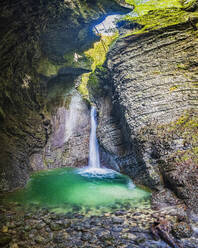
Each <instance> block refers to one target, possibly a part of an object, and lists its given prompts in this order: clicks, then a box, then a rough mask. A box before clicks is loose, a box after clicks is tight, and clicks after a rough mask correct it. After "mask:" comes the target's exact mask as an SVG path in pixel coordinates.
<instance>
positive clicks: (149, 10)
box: [125, 0, 198, 36]
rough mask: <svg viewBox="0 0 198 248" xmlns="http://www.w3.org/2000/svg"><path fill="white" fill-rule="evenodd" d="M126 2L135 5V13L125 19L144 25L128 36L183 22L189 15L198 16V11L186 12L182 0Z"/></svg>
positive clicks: (130, 0) (131, 0) (133, 0)
mask: <svg viewBox="0 0 198 248" xmlns="http://www.w3.org/2000/svg"><path fill="white" fill-rule="evenodd" d="M126 2H127V3H130V4H132V5H134V13H133V15H128V16H127V17H125V19H126V20H128V21H132V22H136V23H138V24H140V25H142V26H143V28H142V29H141V30H138V31H133V32H132V33H129V34H127V35H126V36H129V35H132V34H141V33H145V32H148V31H150V30H154V29H158V28H163V27H167V26H171V25H176V24H179V23H183V22H186V21H187V20H188V19H189V17H198V14H197V13H189V12H186V11H185V10H184V7H183V5H182V3H181V1H180V0H173V1H169V0H164V1H162V0H150V1H147V2H145V3H142V2H143V1H138V0H126Z"/></svg>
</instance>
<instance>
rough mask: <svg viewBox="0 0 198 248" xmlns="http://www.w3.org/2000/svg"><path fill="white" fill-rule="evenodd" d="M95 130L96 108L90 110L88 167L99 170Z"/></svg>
mask: <svg viewBox="0 0 198 248" xmlns="http://www.w3.org/2000/svg"><path fill="white" fill-rule="evenodd" d="M96 128H97V120H96V108H95V107H92V108H91V133H90V139H89V167H90V169H93V170H94V169H97V168H100V156H99V148H98V140H97V137H96Z"/></svg>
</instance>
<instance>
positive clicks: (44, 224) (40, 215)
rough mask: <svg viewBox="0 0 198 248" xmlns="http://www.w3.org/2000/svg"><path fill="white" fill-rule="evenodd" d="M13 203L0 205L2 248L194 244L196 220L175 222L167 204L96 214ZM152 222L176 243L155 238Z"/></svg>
mask: <svg viewBox="0 0 198 248" xmlns="http://www.w3.org/2000/svg"><path fill="white" fill-rule="evenodd" d="M15 207H16V206H11V205H10V206H9V207H8V206H6V207H5V206H3V205H1V206H0V216H1V222H0V229H1V231H0V244H1V247H4V248H7V247H12V248H17V247H38V248H39V247H54V248H55V247H56V248H58V247H59V248H60V247H117V248H118V247H123V248H124V247H125V248H126V247H128V248H129V247H142V248H143V247H144V248H145V247H148V248H151V247H152V248H168V247H189V248H196V247H197V246H198V239H197V238H196V234H195V232H193V231H192V229H191V225H192V224H193V225H194V227H195V226H196V225H197V222H196V223H193V221H191V223H190V222H188V221H185V222H184V221H183V222H177V215H178V214H175V212H174V211H173V209H171V208H164V209H163V210H162V209H161V210H159V211H155V210H151V209H150V208H143V209H138V208H135V209H128V210H125V209H124V208H123V209H120V210H116V211H112V212H103V213H100V214H93V212H91V211H89V210H88V212H87V214H84V213H81V212H74V211H73V212H69V213H54V212H49V211H48V210H47V209H28V210H25V211H19V210H17V211H14V210H13V209H14V208H15ZM159 221H160V222H159ZM176 222H177V224H174V223H176ZM156 223H158V224H156ZM159 223H160V224H159ZM154 225H157V226H158V227H159V226H161V227H162V226H163V230H164V234H166V235H168V237H171V239H172V243H173V244H174V243H175V244H178V246H174V245H172V244H170V243H169V244H168V243H167V240H166V239H164V238H163V236H160V235H159V237H157V239H156V236H155V235H154V234H153V230H152V228H153V226H154ZM158 230H160V229H158ZM184 230H185V231H184ZM189 230H191V231H190V232H189ZM182 233H183V234H182ZM184 233H185V235H184ZM174 235H175V236H174Z"/></svg>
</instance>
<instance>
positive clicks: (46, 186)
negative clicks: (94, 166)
mask: <svg viewBox="0 0 198 248" xmlns="http://www.w3.org/2000/svg"><path fill="white" fill-rule="evenodd" d="M149 198H150V193H149V192H147V191H145V190H142V189H140V188H138V187H135V186H134V185H133V184H132V182H131V181H130V180H129V178H128V177H126V176H123V175H121V174H119V173H115V172H113V171H111V170H107V173H102V174H90V173H86V172H85V173H83V171H82V170H77V169H74V168H64V169H54V170H48V171H44V172H39V173H35V174H34V175H33V176H32V177H31V179H30V181H29V183H28V184H27V186H26V187H25V188H24V189H22V190H19V191H17V192H14V193H11V194H10V195H9V196H8V197H7V200H8V201H13V202H17V203H20V204H21V205H22V206H23V207H28V206H31V205H37V206H39V207H45V208H49V209H53V210H57V211H59V212H61V211H65V212H67V211H71V210H72V208H76V207H78V208H81V209H83V208H84V209H85V208H92V209H116V208H120V207H123V206H125V207H126V206H128V207H129V206H130V207H141V206H144V205H146V204H147V205H148V204H149Z"/></svg>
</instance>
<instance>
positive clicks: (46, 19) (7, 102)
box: [0, 0, 126, 191]
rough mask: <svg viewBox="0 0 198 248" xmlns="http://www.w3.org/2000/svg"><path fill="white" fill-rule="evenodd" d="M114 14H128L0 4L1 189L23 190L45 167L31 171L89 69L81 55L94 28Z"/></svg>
mask: <svg viewBox="0 0 198 248" xmlns="http://www.w3.org/2000/svg"><path fill="white" fill-rule="evenodd" d="M113 11H124V12H126V10H125V8H123V7H121V6H120V5H118V4H117V2H116V1H110V0H109V1H108V0H104V1H94V0H93V1H77V0H66V1H63V0H53V1H51V0H47V1H46V0H36V1H35V0H34V1H32V0H31V1H29V0H28V1H26V0H23V1H21V0H16V1H1V10H0V26H1V29H0V38H1V45H0V57H1V65H0V87H1V88H0V89H1V93H0V140H1V142H0V191H7V190H12V189H14V188H17V187H19V186H23V185H24V184H25V183H26V182H27V180H28V178H29V175H30V172H31V171H32V170H33V169H39V168H43V166H44V165H43V163H44V162H42V163H41V162H40V163H39V165H38V168H35V167H37V165H35V163H34V161H35V157H36V156H37V158H38V160H39V161H41V156H43V161H45V162H46V159H45V156H44V155H43V153H44V152H43V149H44V150H46V149H48V148H45V147H48V144H49V142H50V141H49V137H50V135H52V136H53V135H54V127H53V126H52V125H53V124H54V125H57V126H59V124H60V123H58V120H57V119H56V120H55V118H59V114H60V112H61V111H62V112H63V114H67V115H69V112H68V110H66V109H67V107H68V104H69V102H70V99H71V94H70V92H71V91H72V89H74V87H75V80H77V78H78V77H79V75H81V74H82V73H84V72H88V71H89V70H90V64H91V62H90V61H89V59H87V58H86V57H85V55H84V54H83V52H84V51H85V50H87V49H88V48H90V47H91V46H92V44H93V43H94V42H95V41H96V40H98V39H99V38H98V37H97V36H96V35H95V34H94V33H93V32H92V27H93V24H94V23H95V22H96V21H97V20H98V19H100V18H101V17H103V16H104V15H105V14H106V13H107V12H113ZM76 58H78V59H76ZM83 106H84V103H83ZM60 121H62V120H60ZM86 123H87V121H86ZM85 137H86V135H85ZM51 139H52V137H51ZM83 141H84V140H82V142H83ZM78 142H79V141H77V138H76V143H78ZM53 144H54V143H53ZM69 146H70V145H68V148H67V149H70V148H69ZM78 146H79V144H78ZM82 146H83V145H82ZM48 150H50V149H48ZM46 153H47V152H46ZM65 153H68V154H69V153H70V152H68V151H67V150H65ZM34 154H37V155H34ZM41 154H42V155H41ZM46 156H47V155H46ZM72 156H73V155H72ZM86 156H87V155H86ZM76 157H77V154H76ZM30 158H31V159H30ZM50 159H51V158H50ZM30 160H31V161H30ZM51 161H52V159H51ZM53 161H54V160H53ZM80 161H81V162H82V161H84V162H85V161H86V158H85V157H83V158H82V159H81V160H80ZM48 162H49V161H48ZM62 162H63V159H62V158H61V159H60V161H59V163H58V164H57V163H56V164H57V166H60V164H61V163H62ZM67 162H68V163H70V160H67V161H65V163H67ZM41 164H42V165H41ZM47 164H49V163H47ZM51 164H52V162H51ZM71 164H72V165H73V164H78V162H74V161H73V160H72V162H71ZM31 165H32V166H33V168H32V167H31ZM64 165H65V164H64ZM68 165H69V164H68ZM47 167H48V165H47V166H46V168H47Z"/></svg>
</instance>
